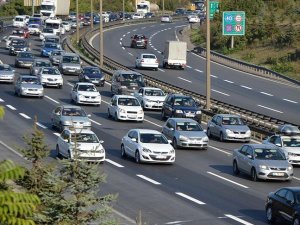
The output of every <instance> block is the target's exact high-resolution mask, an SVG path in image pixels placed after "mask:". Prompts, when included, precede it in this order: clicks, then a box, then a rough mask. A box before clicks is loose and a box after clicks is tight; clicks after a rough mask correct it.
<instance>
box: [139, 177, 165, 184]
mask: <svg viewBox="0 0 300 225" xmlns="http://www.w3.org/2000/svg"><path fill="white" fill-rule="evenodd" d="M137 176H138V177H139V178H142V179H144V180H146V181H149V182H150V183H152V184H155V185H161V183H159V182H157V181H155V180H152V179H151V178H149V177H146V176H144V175H141V174H137Z"/></svg>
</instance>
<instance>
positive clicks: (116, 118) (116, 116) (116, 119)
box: [114, 113, 119, 121]
mask: <svg viewBox="0 0 300 225" xmlns="http://www.w3.org/2000/svg"><path fill="white" fill-rule="evenodd" d="M114 119H115V121H118V120H119V119H118V114H117V113H115V116H114Z"/></svg>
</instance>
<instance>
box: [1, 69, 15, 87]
mask: <svg viewBox="0 0 300 225" xmlns="http://www.w3.org/2000/svg"><path fill="white" fill-rule="evenodd" d="M15 72H16V71H15V70H13V69H12V68H11V66H10V65H8V64H0V82H5V83H12V84H13V83H14V81H15Z"/></svg>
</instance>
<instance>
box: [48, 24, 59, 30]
mask: <svg viewBox="0 0 300 225" xmlns="http://www.w3.org/2000/svg"><path fill="white" fill-rule="evenodd" d="M46 27H48V28H53V29H58V28H59V23H46Z"/></svg>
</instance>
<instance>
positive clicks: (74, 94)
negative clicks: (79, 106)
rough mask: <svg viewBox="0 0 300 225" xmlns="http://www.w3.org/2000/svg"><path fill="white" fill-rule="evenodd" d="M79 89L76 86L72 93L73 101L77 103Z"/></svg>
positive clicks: (76, 85)
mask: <svg viewBox="0 0 300 225" xmlns="http://www.w3.org/2000/svg"><path fill="white" fill-rule="evenodd" d="M77 89H78V84H75V85H74V87H73V88H72V91H71V99H73V100H74V101H76V99H77Z"/></svg>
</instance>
